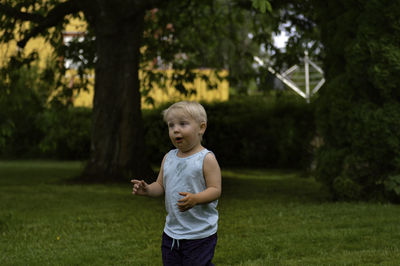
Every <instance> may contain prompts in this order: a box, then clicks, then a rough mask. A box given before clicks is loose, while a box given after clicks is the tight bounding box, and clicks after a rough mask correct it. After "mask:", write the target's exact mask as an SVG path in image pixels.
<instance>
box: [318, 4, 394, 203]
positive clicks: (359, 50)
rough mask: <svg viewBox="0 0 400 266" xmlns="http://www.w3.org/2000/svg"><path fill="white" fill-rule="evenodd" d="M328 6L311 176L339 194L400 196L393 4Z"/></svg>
mask: <svg viewBox="0 0 400 266" xmlns="http://www.w3.org/2000/svg"><path fill="white" fill-rule="evenodd" d="M332 3H333V1H332ZM332 6H334V7H335V8H334V9H330V10H329V12H327V13H326V14H324V15H322V16H321V17H320V19H321V21H322V22H321V26H322V28H321V31H322V32H323V33H325V34H323V35H322V36H323V38H322V41H323V44H324V47H325V49H326V51H327V54H326V58H325V62H324V63H325V70H326V73H325V74H326V77H327V83H326V85H325V87H324V89H323V90H322V91H321V93H320V99H319V100H320V101H319V103H318V104H317V106H318V107H317V108H318V111H317V112H316V113H317V114H318V116H317V128H318V131H319V133H320V134H321V136H322V137H323V140H324V145H323V147H322V148H321V149H320V150H319V151H318V156H317V168H316V175H317V178H318V179H319V180H320V181H322V182H323V183H324V184H326V185H327V186H328V188H329V189H330V190H331V192H332V194H333V195H334V197H335V198H337V199H344V200H349V199H350V200H371V199H378V200H387V199H389V200H391V201H399V200H400V182H399V178H398V177H399V175H400V120H399V117H400V104H399V102H400V90H399V86H400V75H399V71H400V48H399V46H398V40H397V39H396V38H395V37H394V36H398V35H399V34H400V28H399V27H396V25H397V24H396V23H397V15H396V14H397V13H396V12H398V2H396V1H378V0H373V1H365V2H358V3H355V2H351V1H344V0H342V1H339V3H337V1H336V2H335V4H334V5H332ZM376 10H380V12H376ZM354 21H357V23H356V24H355V23H354ZM338 36H339V37H338Z"/></svg>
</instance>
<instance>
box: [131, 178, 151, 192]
mask: <svg viewBox="0 0 400 266" xmlns="http://www.w3.org/2000/svg"><path fill="white" fill-rule="evenodd" d="M131 183H133V190H132V194H133V195H147V194H148V186H149V185H148V184H147V183H146V182H144V181H143V180H136V179H133V180H131Z"/></svg>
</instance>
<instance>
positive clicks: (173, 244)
mask: <svg viewBox="0 0 400 266" xmlns="http://www.w3.org/2000/svg"><path fill="white" fill-rule="evenodd" d="M175 241H176V243H177V246H178V249H179V239H175V238H172V246H171V250H173V249H174V246H175Z"/></svg>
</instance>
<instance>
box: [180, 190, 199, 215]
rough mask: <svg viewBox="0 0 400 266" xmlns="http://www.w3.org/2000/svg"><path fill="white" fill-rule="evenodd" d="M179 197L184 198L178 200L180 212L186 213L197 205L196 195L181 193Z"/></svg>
mask: <svg viewBox="0 0 400 266" xmlns="http://www.w3.org/2000/svg"><path fill="white" fill-rule="evenodd" d="M179 195H181V196H184V197H183V198H182V199H180V200H178V208H179V211H181V212H185V211H187V210H189V209H191V208H193V207H194V206H195V205H196V204H197V200H196V195H195V194H192V193H188V192H179Z"/></svg>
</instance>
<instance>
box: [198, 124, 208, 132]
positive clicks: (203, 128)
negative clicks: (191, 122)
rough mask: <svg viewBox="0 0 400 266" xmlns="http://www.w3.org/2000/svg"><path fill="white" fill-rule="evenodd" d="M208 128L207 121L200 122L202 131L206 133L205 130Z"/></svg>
mask: <svg viewBox="0 0 400 266" xmlns="http://www.w3.org/2000/svg"><path fill="white" fill-rule="evenodd" d="M206 128H207V123H206V122H201V123H200V133H201V134H204V132H205V131H206Z"/></svg>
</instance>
